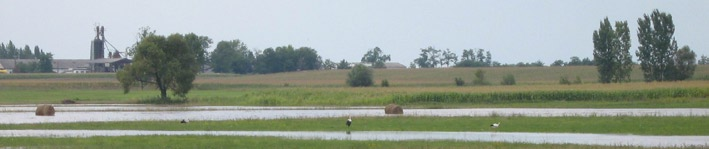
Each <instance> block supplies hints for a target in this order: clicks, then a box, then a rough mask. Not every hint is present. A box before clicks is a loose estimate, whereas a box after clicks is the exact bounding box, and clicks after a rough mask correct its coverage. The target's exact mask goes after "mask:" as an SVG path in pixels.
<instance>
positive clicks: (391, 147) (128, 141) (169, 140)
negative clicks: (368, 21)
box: [0, 135, 643, 149]
mask: <svg viewBox="0 0 709 149" xmlns="http://www.w3.org/2000/svg"><path fill="white" fill-rule="evenodd" d="M0 147H7V148H308V149H311V148H323V149H332V148H387V149H399V148H401V149H408V148H466V149H467V148H481V149H486V148H528V149H549V148H573V149H585V148H623V149H625V148H643V147H633V146H598V145H575V144H548V143H545V144H532V143H506V142H462V141H425V140H415V141H351V140H296V139H287V138H280V137H244V136H191V135H187V136H163V135H152V136H121V137H88V138H32V137H13V138H0Z"/></svg>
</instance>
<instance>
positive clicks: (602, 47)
mask: <svg viewBox="0 0 709 149" xmlns="http://www.w3.org/2000/svg"><path fill="white" fill-rule="evenodd" d="M615 26H616V30H614V29H613V26H611V23H610V21H608V18H605V19H604V20H603V21H602V22H601V25H600V28H599V29H598V30H596V31H593V49H594V50H593V58H594V60H595V61H596V67H597V69H598V73H599V81H600V82H601V83H611V82H627V81H630V71H631V70H632V64H633V62H632V59H631V57H630V53H629V52H628V50H629V49H630V35H629V34H630V30H629V29H628V23H627V22H625V21H623V22H616V24H615Z"/></svg>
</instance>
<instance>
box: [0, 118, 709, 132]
mask: <svg viewBox="0 0 709 149" xmlns="http://www.w3.org/2000/svg"><path fill="white" fill-rule="evenodd" d="M345 119H346V118H315V119H276V120H237V121H191V122H190V123H189V124H186V125H185V124H180V123H178V122H176V121H136V122H85V123H57V124H3V125H0V128H2V129H6V130H10V129H64V130H77V129H86V130H205V131H217V130H224V131H232V130H254V131H259V130H263V131H266V130H271V131H346V130H348V129H347V127H345V124H344V122H345ZM353 122H354V123H353V125H352V127H351V128H350V129H349V130H351V131H451V132H457V131H462V132H466V131H471V132H486V131H487V132H489V131H498V132H543V133H551V132H568V133H599V134H636V135H709V129H704V128H709V117H706V116H692V117H654V116H640V117H634V116H610V117H595V116H592V117H571V116H569V117H523V116H511V117H502V116H492V117H408V116H388V117H355V118H354V120H353ZM494 122H500V123H501V127H500V128H498V129H497V130H492V129H490V128H489V126H490V124H491V123H494ZM678 124H681V125H678Z"/></svg>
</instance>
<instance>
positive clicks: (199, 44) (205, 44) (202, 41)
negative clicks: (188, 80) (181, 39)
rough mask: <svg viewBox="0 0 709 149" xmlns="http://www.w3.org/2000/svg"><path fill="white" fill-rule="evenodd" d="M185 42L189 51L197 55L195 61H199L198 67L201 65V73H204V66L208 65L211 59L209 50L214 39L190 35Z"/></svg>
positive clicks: (187, 35) (186, 36)
mask: <svg viewBox="0 0 709 149" xmlns="http://www.w3.org/2000/svg"><path fill="white" fill-rule="evenodd" d="M185 41H186V42H187V46H188V47H189V49H190V50H192V52H194V53H195V55H196V57H195V60H196V61H197V65H199V68H200V71H202V72H204V65H205V64H208V58H209V52H207V48H209V45H210V44H212V39H210V38H209V37H207V36H198V35H197V34H195V33H189V34H186V35H185Z"/></svg>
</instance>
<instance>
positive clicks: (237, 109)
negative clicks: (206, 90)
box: [0, 104, 709, 147]
mask: <svg viewBox="0 0 709 149" xmlns="http://www.w3.org/2000/svg"><path fill="white" fill-rule="evenodd" d="M36 106H37V105H0V124H31V123H67V122H109V121H142V120H166V121H172V120H174V121H179V120H181V119H189V120H192V121H204V120H207V121H209V120H241V119H279V118H323V117H346V116H348V115H351V116H353V117H358V116H390V115H385V114H384V109H383V107H258V106H155V105H140V104H71V105H54V106H55V110H56V113H55V116H35V115H34V112H35V109H36ZM491 115H497V116H530V117H558V116H708V115H709V109H703V108H674V109H553V108H550V109H547V108H475V109H405V110H404V116H491ZM135 135H217V136H275V137H285V138H293V139H324V140H458V141H486V142H489V141H495V142H527V143H555V144H556V143H571V144H588V145H630V146H647V147H686V146H702V147H709V145H708V144H709V143H708V142H709V136H638V135H618V134H577V133H520V132H517V133H515V132H415V131H353V132H349V133H346V132H344V131H343V132H318V131H285V132H284V131H142V130H0V137H21V136H26V137H90V136H135Z"/></svg>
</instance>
